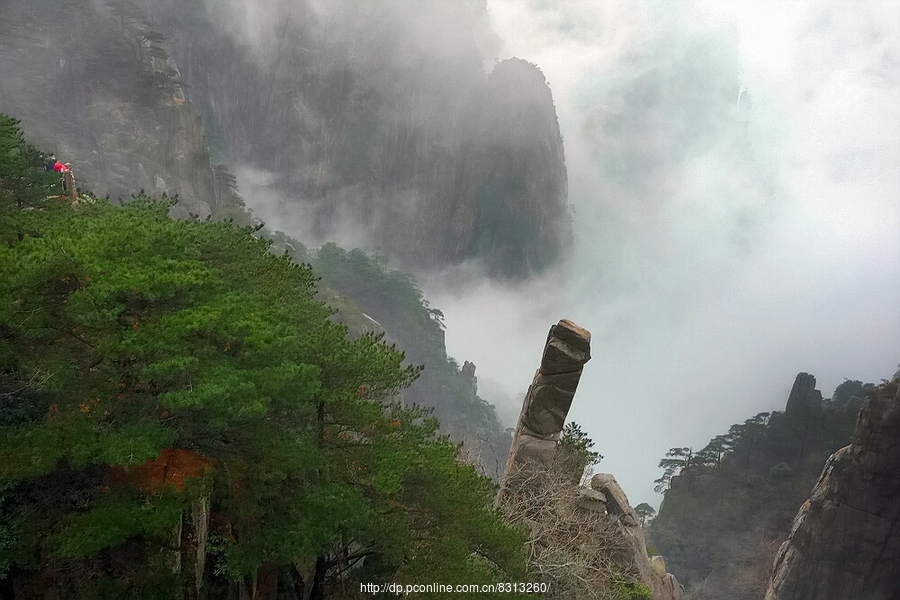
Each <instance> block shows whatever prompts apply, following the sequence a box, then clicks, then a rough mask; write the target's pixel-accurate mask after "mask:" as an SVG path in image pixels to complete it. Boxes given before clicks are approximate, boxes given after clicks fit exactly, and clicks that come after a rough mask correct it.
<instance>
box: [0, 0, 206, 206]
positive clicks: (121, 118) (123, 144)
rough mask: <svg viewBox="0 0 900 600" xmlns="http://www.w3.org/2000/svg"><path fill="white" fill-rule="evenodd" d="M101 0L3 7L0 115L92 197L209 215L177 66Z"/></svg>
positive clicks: (196, 118) (196, 134)
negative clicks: (145, 198)
mask: <svg viewBox="0 0 900 600" xmlns="http://www.w3.org/2000/svg"><path fill="white" fill-rule="evenodd" d="M99 4H100V3H86V2H85V3H82V2H67V3H63V4H60V3H58V2H54V1H52V0H34V1H33V2H5V3H3V5H2V9H0V10H2V13H3V18H2V19H0V73H3V76H2V77H0V112H4V113H7V114H10V115H12V116H14V117H16V118H18V119H20V120H21V121H22V124H21V126H22V128H23V131H24V132H25V134H26V136H27V138H28V139H29V140H30V142H31V143H33V144H34V145H35V146H36V147H38V148H40V149H42V150H46V151H53V152H55V153H56V154H57V156H58V157H59V158H60V159H61V160H63V161H65V162H71V163H72V167H73V169H74V171H75V173H76V175H77V177H78V182H79V184H81V185H85V186H87V187H88V188H89V189H90V190H91V191H93V192H94V193H96V194H98V195H104V194H109V195H111V196H112V197H113V198H114V199H115V198H117V197H125V198H127V197H130V195H131V194H133V193H136V192H138V191H139V190H142V189H143V190H145V191H146V192H147V193H148V194H152V195H154V196H157V197H158V196H160V195H161V194H163V193H167V194H168V195H170V196H174V195H178V196H179V198H180V203H179V205H178V206H177V207H175V208H174V210H173V216H176V217H188V216H189V215H190V214H194V215H197V216H199V217H200V218H205V217H207V216H209V215H210V214H211V213H212V212H213V211H214V209H215V207H214V206H212V205H213V204H214V200H213V198H214V189H213V186H214V184H213V179H214V177H213V171H212V169H211V167H210V158H209V152H208V146H207V141H206V131H205V127H204V124H203V122H202V121H201V119H200V115H199V114H198V113H197V111H196V110H195V109H194V107H193V105H192V104H191V103H190V102H189V101H187V100H186V99H185V98H184V95H183V93H182V90H181V87H180V84H179V83H178V81H179V80H178V73H177V68H176V67H175V65H174V64H173V63H172V62H171V61H170V60H168V58H167V57H166V54H165V50H164V48H162V46H160V45H159V44H157V43H156V42H153V43H151V42H150V41H149V37H148V36H149V33H150V32H149V29H148V28H147V27H146V26H145V25H144V24H143V23H140V22H138V21H135V20H133V19H125V20H123V21H122V22H120V21H119V20H117V19H115V18H113V17H112V15H111V14H110V13H109V12H107V11H106V10H104V9H102V8H99V7H98V6H99ZM48 15H52V18H48ZM154 39H155V38H154ZM138 41H140V42H139V43H138ZM136 48H138V49H139V51H136Z"/></svg>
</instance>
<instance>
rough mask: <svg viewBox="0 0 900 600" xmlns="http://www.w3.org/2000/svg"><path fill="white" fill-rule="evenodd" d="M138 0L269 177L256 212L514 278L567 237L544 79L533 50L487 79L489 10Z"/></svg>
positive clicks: (239, 147)
mask: <svg viewBox="0 0 900 600" xmlns="http://www.w3.org/2000/svg"><path fill="white" fill-rule="evenodd" d="M139 3H140V4H141V5H142V6H143V7H144V9H145V10H146V11H147V12H148V13H150V14H152V15H153V16H154V17H155V18H156V19H157V21H158V23H159V27H160V29H161V30H162V31H164V32H165V33H166V35H167V36H169V38H170V39H171V40H172V44H171V45H172V48H173V55H174V56H175V58H176V61H177V62H178V64H179V66H180V69H181V73H182V75H183V77H184V79H185V81H186V82H187V83H188V85H189V87H187V88H186V94H187V97H188V98H189V99H190V100H193V101H194V102H195V103H196V105H197V106H198V107H199V110H200V111H201V113H202V114H203V117H204V120H205V121H206V123H207V126H208V127H209V131H210V137H211V139H213V141H214V144H215V145H217V146H218V147H219V149H220V150H221V151H222V152H223V153H224V155H225V156H226V157H227V159H228V161H229V162H230V163H231V164H233V165H235V166H241V167H243V172H244V173H253V175H254V178H255V179H256V180H259V181H261V182H264V183H261V184H260V189H259V190H256V192H258V193H255V192H254V191H253V190H251V189H249V187H244V188H243V189H244V191H245V192H246V195H247V198H248V202H249V203H250V204H251V206H252V205H253V201H254V196H257V195H259V196H265V197H267V198H268V199H269V201H270V204H269V205H268V208H269V209H270V210H271V209H272V204H278V210H279V211H280V212H281V214H283V215H285V216H292V217H295V216H296V215H298V214H302V215H303V217H304V218H303V220H302V225H301V226H298V227H303V228H305V230H303V231H300V230H297V231H293V232H291V233H292V234H295V235H297V236H299V237H301V238H303V239H304V240H305V241H306V240H307V239H310V240H312V239H314V238H318V239H319V240H321V239H340V236H341V235H342V234H344V233H345V232H346V231H347V230H348V229H351V228H352V229H353V231H354V233H353V236H354V239H353V243H355V244H357V245H362V246H369V247H380V248H381V250H382V251H383V252H384V253H385V254H386V255H387V256H389V257H390V258H391V259H392V260H393V261H396V262H397V263H398V264H401V265H403V266H405V267H406V268H408V269H411V270H414V271H419V272H421V271H426V270H433V269H440V268H443V267H447V266H451V265H459V264H462V263H472V264H475V265H478V266H479V267H480V268H481V269H483V270H485V271H486V272H487V273H488V274H490V275H493V276H497V277H505V278H518V277H526V276H528V275H530V274H532V273H535V272H539V271H542V270H544V269H546V268H547V267H549V266H550V265H552V264H554V263H555V262H556V261H557V260H558V259H559V258H560V257H561V256H562V255H563V254H564V253H565V252H566V250H567V249H568V247H569V246H570V245H571V241H572V232H571V223H570V218H569V211H568V205H567V201H566V196H567V188H566V169H565V160H564V152H563V144H562V138H561V136H560V130H559V124H558V121H557V116H556V111H555V108H554V105H553V98H552V94H551V91H550V88H549V87H548V85H547V82H546V80H545V79H544V76H543V74H542V73H541V71H540V70H539V69H538V68H537V67H536V66H535V65H533V64H530V63H527V62H526V61H523V60H516V59H513V60H506V61H501V62H499V63H497V64H496V65H495V66H494V68H493V71H492V72H491V73H490V75H489V76H486V75H485V71H484V67H483V65H484V62H485V60H484V59H485V58H488V59H492V58H493V57H485V56H483V55H481V54H480V53H479V50H478V48H479V46H480V47H482V48H483V47H484V45H483V44H478V43H477V40H476V39H475V38H477V37H478V35H479V34H478V31H481V32H482V33H483V27H482V26H483V25H485V24H486V23H487V22H488V20H487V18H486V14H487V13H486V11H485V7H484V6H481V7H479V6H478V3H463V2H439V3H427V4H425V5H422V6H421V7H419V10H417V11H414V13H415V14H414V17H412V18H411V14H410V12H409V11H408V10H407V9H406V7H405V5H404V3H391V2H377V3H363V4H362V5H359V4H352V3H347V2H345V1H344V0H334V1H333V2H329V3H327V4H328V5H329V8H327V9H324V10H323V8H322V6H317V5H319V4H320V3H314V2H294V3H291V4H290V5H287V4H286V3H284V2H280V1H276V0H261V1H260V2H258V3H256V4H257V5H258V6H259V10H258V11H256V12H257V13H258V14H256V15H255V19H254V20H253V21H252V22H250V20H248V19H247V14H246V12H245V10H244V9H243V8H241V7H240V4H242V3H236V2H224V3H223V4H222V5H221V6H220V7H219V9H218V10H215V11H213V10H208V9H207V8H206V7H205V6H204V4H207V5H208V4H209V3H199V2H191V3H172V2H168V1H167V0H139ZM351 4H352V6H351ZM261 15H264V16H261ZM425 32H428V33H427V34H425ZM248 179H249V177H245V178H244V179H243V181H244V182H247V181H248ZM248 185H249V184H248ZM296 221H297V222H300V219H296ZM314 242H315V243H317V240H314Z"/></svg>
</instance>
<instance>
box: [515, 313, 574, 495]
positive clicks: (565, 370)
mask: <svg viewBox="0 0 900 600" xmlns="http://www.w3.org/2000/svg"><path fill="white" fill-rule="evenodd" d="M590 359H591V334H590V332H589V331H588V330H586V329H583V328H581V327H579V326H578V325H576V324H574V323H572V322H571V321H568V320H566V319H563V320H561V321H560V322H559V323H557V324H556V325H554V326H552V327H551V328H550V333H549V334H548V335H547V343H546V345H545V346H544V355H543V358H542V359H541V368H540V369H538V371H537V373H536V374H535V376H534V381H532V383H531V387H530V388H528V393H527V394H526V395H525V402H524V403H523V405H522V412H521V413H520V415H519V422H518V425H517V426H516V431H515V433H514V434H513V439H512V445H511V446H510V450H509V458H508V460H507V462H506V470H505V472H504V474H503V479H502V483H501V487H500V493H499V494H498V501H499V498H500V497H502V495H503V493H504V490H505V488H507V487H508V486H509V485H511V484H513V481H512V479H514V474H515V473H517V472H518V471H519V470H520V469H521V468H522V467H523V466H524V465H526V464H527V463H528V462H529V461H535V462H536V464H539V465H542V466H544V467H548V466H550V464H551V462H552V461H553V456H554V454H556V444H557V442H558V441H559V437H560V434H561V433H562V430H563V425H564V424H565V421H566V415H567V414H568V412H569V407H570V406H571V405H572V398H573V397H574V396H575V389H576V388H577V387H578V381H579V379H581V372H582V370H583V369H584V364H585V363H586V362H587V361H589V360H590Z"/></svg>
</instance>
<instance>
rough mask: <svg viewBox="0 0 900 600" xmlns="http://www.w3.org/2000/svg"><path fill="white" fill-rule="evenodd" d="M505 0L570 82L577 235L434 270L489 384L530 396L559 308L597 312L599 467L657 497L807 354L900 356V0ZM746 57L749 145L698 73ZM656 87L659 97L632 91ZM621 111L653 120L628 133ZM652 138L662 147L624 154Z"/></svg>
mask: <svg viewBox="0 0 900 600" xmlns="http://www.w3.org/2000/svg"><path fill="white" fill-rule="evenodd" d="M488 8H489V11H490V13H491V17H492V19H493V24H494V27H495V28H496V30H497V33H498V34H499V35H500V37H501V38H502V39H503V40H504V41H505V43H506V47H505V49H504V50H503V57H507V56H517V57H520V58H525V59H527V60H529V61H532V62H534V63H536V64H537V65H538V66H539V67H540V68H541V69H542V70H543V72H544V74H545V75H546V77H547V80H548V82H549V85H550V87H551V89H552V90H553V94H554V98H555V101H556V107H557V113H558V115H559V119H560V125H561V128H562V133H563V137H564V139H565V149H566V158H567V166H568V171H569V188H570V202H571V203H572V204H573V207H574V223H575V230H576V236H577V237H576V256H575V259H574V261H573V264H572V266H571V272H569V273H567V274H566V275H565V276H564V277H563V278H562V281H563V283H560V282H559V280H557V281H556V282H550V281H547V282H538V283H536V284H533V285H530V286H528V287H525V288H521V289H509V288H502V287H498V286H496V285H489V284H482V285H475V286H473V287H471V288H469V289H466V290H464V292H463V293H460V291H459V290H458V289H457V290H454V291H453V292H450V291H447V290H445V289H443V288H442V286H441V285H440V281H439V279H435V280H433V281H428V282H424V288H425V290H426V295H427V296H428V297H429V298H430V300H431V301H432V304H433V305H434V306H437V307H439V308H441V309H442V310H443V311H444V313H445V315H446V322H447V326H448V331H447V343H448V346H449V351H450V353H451V355H453V356H455V357H457V358H459V359H460V360H462V359H467V360H471V361H474V362H475V364H476V365H477V366H478V373H477V374H478V377H479V382H480V385H481V389H482V391H483V392H484V393H485V395H486V396H488V399H491V400H494V401H500V400H501V399H502V398H503V397H504V396H505V397H507V398H508V400H507V402H509V403H513V404H514V405H515V408H514V409H513V410H508V411H507V412H514V410H517V408H518V403H519V402H520V401H521V395H522V394H523V393H524V390H525V388H526V387H527V385H528V384H529V383H530V381H531V378H532V376H533V374H534V369H535V368H536V367H537V366H538V364H539V360H540V352H541V348H542V344H543V342H544V338H545V336H546V332H547V328H548V327H549V325H550V324H552V323H554V322H556V321H557V320H558V319H559V318H570V319H572V320H574V321H575V322H577V323H578V324H579V325H582V326H584V327H586V328H588V329H589V330H590V331H591V332H592V333H593V356H594V358H593V360H592V361H591V362H590V363H588V365H587V367H586V369H585V373H584V376H583V379H582V384H581V386H580V387H579V391H578V394H577V395H576V397H575V402H574V405H573V408H572V411H571V412H570V417H572V418H574V419H575V420H577V421H579V422H580V423H582V425H583V426H584V427H585V429H586V430H587V432H588V433H589V434H590V435H591V436H592V437H593V438H594V440H595V441H596V443H597V447H596V449H598V450H599V451H600V452H601V453H602V454H603V455H604V456H605V457H606V458H605V460H604V461H603V462H602V463H601V465H600V466H599V468H598V470H599V471H602V472H610V473H612V474H614V475H615V476H616V478H617V479H618V480H619V482H620V483H621V484H622V486H623V487H624V489H625V491H626V493H627V494H628V495H629V498H630V500H631V502H632V504H634V505H636V504H638V503H640V502H645V501H646V502H651V503H652V504H657V503H658V501H659V499H660V497H659V496H658V495H657V494H655V493H654V492H653V491H652V488H653V480H654V479H655V478H656V477H658V476H659V469H657V468H656V465H657V462H658V461H659V459H660V458H661V457H662V455H663V454H664V453H665V451H666V450H667V449H668V448H670V447H672V446H694V447H695V448H699V447H702V446H703V445H705V444H706V442H708V440H709V439H710V438H711V437H713V436H715V435H717V434H719V433H724V432H726V431H727V430H728V428H729V426H730V425H731V424H732V423H735V422H742V421H743V420H745V419H747V418H749V417H750V416H752V415H753V414H755V413H757V412H760V411H769V410H782V409H783V408H784V403H785V401H786V399H787V394H788V391H789V390H790V386H791V384H792V383H793V379H794V376H795V375H796V374H797V373H798V372H801V371H806V372H809V373H812V374H813V375H815V376H816V377H817V379H818V387H819V389H821V390H822V392H823V393H824V394H825V395H826V396H830V395H831V392H832V391H833V390H834V388H835V386H837V385H838V384H839V383H840V382H841V381H842V380H843V378H845V377H849V378H854V379H862V380H865V381H878V380H879V379H881V378H886V377H889V376H890V375H891V374H892V373H893V372H894V371H895V370H896V365H897V363H898V362H900V3H898V2H885V3H876V2H847V3H838V2H810V3H785V2H770V3H766V2H736V1H734V0H730V1H727V2H726V1H724V0H717V1H713V2H695V3H691V2H678V3H676V2H659V3H638V2H622V3H616V2H588V1H586V0H585V1H574V0H565V1H559V2H553V1H550V0H533V1H530V2H529V1H526V0H489V2H488ZM735 78H737V79H738V80H739V84H740V87H742V88H743V89H746V90H747V91H748V92H749V93H750V95H751V96H752V110H751V112H750V120H749V127H748V132H747V138H748V141H749V148H746V149H744V150H743V153H742V154H741V157H740V158H739V159H736V158H735V155H734V151H733V146H730V145H728V143H725V142H724V141H723V142H722V143H717V142H716V139H718V138H719V137H723V133H722V132H723V130H722V125H721V124H722V123H723V122H725V121H723V119H725V118H726V117H723V115H722V114H718V113H716V114H712V111H714V110H716V106H717V105H716V104H715V101H709V98H704V97H702V94H699V95H698V93H697V90H698V89H701V90H702V89H713V88H715V86H716V85H718V84H719V83H721V85H722V86H723V87H725V88H727V87H728V85H730V82H732V81H733V80H734V79H735ZM713 79H714V80H715V85H714V84H713V83H711V81H712V80H713ZM647 89H649V90H650V92H649V93H645V92H641V93H644V94H645V96H646V95H649V97H650V100H649V101H648V102H649V104H650V105H652V106H651V108H649V109H648V108H646V106H641V107H637V106H636V105H631V104H629V102H624V103H623V98H626V99H628V98H631V99H634V98H635V97H637V96H636V95H635V94H636V93H637V92H639V91H641V90H647ZM641 97H643V96H641ZM734 108H735V111H736V110H737V96H736V94H735V98H734ZM610 114H616V115H619V117H621V118H622V119H623V122H625V123H635V124H636V125H635V126H634V127H633V129H632V130H631V132H626V134H621V133H620V134H610V133H609V129H608V128H607V127H604V126H602V124H603V123H604V122H607V121H604V119H608V116H609V115H610ZM617 118H618V117H617ZM598 123H600V124H601V125H600V126H598ZM725 137H727V136H725ZM723 139H724V138H723ZM648 147H649V148H653V149H658V152H656V153H655V154H653V162H652V163H649V164H648V165H647V167H646V169H642V168H636V167H635V165H634V164H633V163H631V164H628V165H626V166H627V167H628V168H627V169H626V170H625V171H624V173H625V175H623V176H620V177H618V179H616V178H613V177H611V176H610V175H609V173H610V171H609V168H610V167H609V165H610V164H611V161H615V160H617V159H618V158H619V155H620V154H621V155H622V156H626V155H628V153H632V154H634V153H635V152H639V151H641V150H642V149H643V148H648ZM651 154H652V153H651ZM613 179H616V180H615V181H613ZM474 332H478V334H477V335H476V334H475V333H474ZM512 398H515V399H514V400H512ZM502 408H503V407H501V409H502Z"/></svg>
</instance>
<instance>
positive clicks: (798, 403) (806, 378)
mask: <svg viewBox="0 0 900 600" xmlns="http://www.w3.org/2000/svg"><path fill="white" fill-rule="evenodd" d="M821 408H822V392H820V391H819V390H817V389H816V378H815V377H813V376H812V375H810V374H809V373H798V374H797V378H796V379H794V385H793V387H792V388H791V394H790V396H788V401H787V406H786V407H785V411H784V412H785V414H788V415H798V414H803V413H808V412H812V411H818V410H821Z"/></svg>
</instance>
